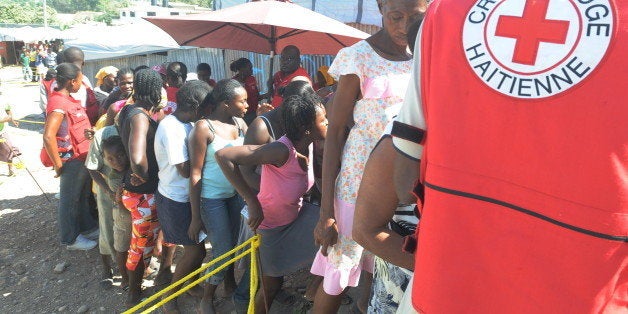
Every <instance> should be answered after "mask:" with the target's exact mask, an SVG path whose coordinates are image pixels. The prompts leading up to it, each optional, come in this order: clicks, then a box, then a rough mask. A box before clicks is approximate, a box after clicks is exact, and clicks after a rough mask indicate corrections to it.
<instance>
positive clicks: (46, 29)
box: [44, 0, 48, 34]
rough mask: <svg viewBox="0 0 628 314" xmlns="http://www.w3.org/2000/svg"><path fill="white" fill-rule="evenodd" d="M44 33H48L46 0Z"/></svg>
mask: <svg viewBox="0 0 628 314" xmlns="http://www.w3.org/2000/svg"><path fill="white" fill-rule="evenodd" d="M44 33H46V34H47V33H48V12H47V10H46V0H44Z"/></svg>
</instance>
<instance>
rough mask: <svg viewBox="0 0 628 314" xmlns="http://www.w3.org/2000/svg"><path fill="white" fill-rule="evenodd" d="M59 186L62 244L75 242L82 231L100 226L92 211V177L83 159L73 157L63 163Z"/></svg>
mask: <svg viewBox="0 0 628 314" xmlns="http://www.w3.org/2000/svg"><path fill="white" fill-rule="evenodd" d="M60 179H61V180H60V181H61V186H60V188H59V196H60V197H59V208H58V210H57V222H58V224H59V236H60V238H61V244H65V245H70V244H72V243H74V241H75V240H76V237H78V235H79V234H80V233H84V232H89V231H91V230H94V229H95V228H97V227H98V223H97V222H96V219H94V217H93V216H92V214H91V213H90V208H89V196H90V194H91V193H92V191H91V182H92V181H91V179H90V177H89V173H88V172H87V169H86V168H85V165H84V164H83V162H82V161H80V160H76V159H72V160H68V161H66V162H65V163H64V164H63V171H62V172H61V177H60Z"/></svg>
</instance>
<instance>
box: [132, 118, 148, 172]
mask: <svg viewBox="0 0 628 314" xmlns="http://www.w3.org/2000/svg"><path fill="white" fill-rule="evenodd" d="M149 125H150V123H149V121H148V118H147V117H146V116H144V115H140V114H136V115H134V116H133V117H132V118H131V129H130V135H129V161H130V166H131V171H132V175H135V176H136V177H139V178H140V179H141V180H143V181H147V180H148V156H146V145H147V143H146V135H147V134H148V128H149Z"/></svg>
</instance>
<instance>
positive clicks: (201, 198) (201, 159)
mask: <svg viewBox="0 0 628 314" xmlns="http://www.w3.org/2000/svg"><path fill="white" fill-rule="evenodd" d="M246 97H247V94H246V90H245V89H244V87H242V85H240V83H238V81H236V80H234V79H227V80H221V81H218V83H217V84H216V87H215V88H214V90H213V91H212V93H211V94H210V96H208V97H207V98H206V99H205V101H204V102H203V106H204V107H206V106H209V107H211V108H210V109H211V113H210V114H209V116H208V118H207V119H204V120H199V121H198V122H197V123H196V125H195V126H194V129H193V130H192V133H191V134H190V140H189V147H190V161H191V164H190V166H191V168H190V203H191V205H192V221H191V223H190V228H189V231H188V234H189V236H190V238H191V239H193V240H194V241H197V240H198V233H199V231H200V230H201V226H204V228H205V230H206V231H207V235H208V238H209V241H210V242H211V244H212V256H214V257H217V256H220V255H222V254H224V253H226V252H228V251H229V250H231V249H232V248H233V247H234V246H235V243H236V240H237V236H238V231H239V227H240V210H241V209H242V206H243V204H242V200H241V199H240V197H239V196H238V195H237V194H236V191H235V189H234V188H233V186H232V185H231V183H229V181H228V180H227V179H226V178H225V176H224V175H223V174H222V172H221V171H220V167H219V166H218V164H217V163H216V160H215V158H214V153H215V152H216V151H218V150H220V149H222V148H224V147H230V146H240V145H242V141H243V140H244V133H245V132H246V123H244V120H242V117H244V114H245V113H246V109H247V108H248V104H247V102H246V99H247V98H246ZM224 278H225V271H221V272H219V273H217V274H216V275H214V276H212V277H211V278H210V279H209V284H208V285H206V286H205V292H204V296H203V299H202V301H201V312H203V313H213V312H214V306H213V298H214V292H215V291H216V287H218V285H219V284H220V283H221V282H222V281H223V279H224ZM227 279H228V280H229V281H227V282H226V285H227V290H229V288H232V287H233V286H235V280H234V279H233V273H232V271H230V274H229V277H228V278H227ZM245 279H246V278H245ZM246 281H248V279H246V280H244V279H243V283H246ZM229 285H230V286H231V287H229ZM237 290H238V291H236V297H238V295H243V296H246V295H247V294H248V285H246V284H245V285H241V286H240V287H238V289H237ZM244 298H246V297H244Z"/></svg>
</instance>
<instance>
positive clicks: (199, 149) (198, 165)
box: [188, 120, 210, 242]
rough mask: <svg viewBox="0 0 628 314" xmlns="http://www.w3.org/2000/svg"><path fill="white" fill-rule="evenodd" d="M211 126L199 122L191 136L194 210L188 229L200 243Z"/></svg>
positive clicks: (191, 187) (191, 201) (192, 202)
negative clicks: (202, 181) (202, 191)
mask: <svg viewBox="0 0 628 314" xmlns="http://www.w3.org/2000/svg"><path fill="white" fill-rule="evenodd" d="M209 136H210V132H209V126H208V125H207V122H206V121H205V120H199V121H198V122H196V125H195V126H194V128H193V129H192V132H191V133H190V136H189V142H188V144H189V146H188V149H189V153H190V205H191V208H192V220H191V221H190V227H189V228H188V236H189V237H190V239H192V240H194V241H195V242H198V233H199V231H200V230H201V228H202V226H203V223H202V222H201V209H200V208H201V178H202V176H203V164H204V163H205V154H206V153H207V142H208V141H209Z"/></svg>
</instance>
